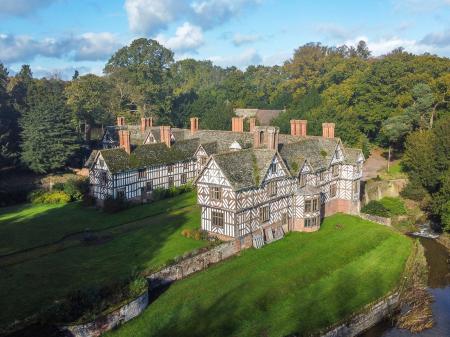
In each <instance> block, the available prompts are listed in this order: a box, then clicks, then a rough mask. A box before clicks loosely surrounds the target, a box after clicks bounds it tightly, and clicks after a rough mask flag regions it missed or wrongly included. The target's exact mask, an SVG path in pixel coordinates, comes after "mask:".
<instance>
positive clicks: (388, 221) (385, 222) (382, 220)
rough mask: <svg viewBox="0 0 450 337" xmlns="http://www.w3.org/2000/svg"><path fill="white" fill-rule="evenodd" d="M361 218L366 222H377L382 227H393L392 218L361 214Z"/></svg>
mask: <svg viewBox="0 0 450 337" xmlns="http://www.w3.org/2000/svg"><path fill="white" fill-rule="evenodd" d="M359 216H360V217H361V218H363V219H365V220H369V221H372V222H376V223H378V224H380V225H385V226H391V218H385V217H382V216H378V215H372V214H367V213H360V214H359Z"/></svg>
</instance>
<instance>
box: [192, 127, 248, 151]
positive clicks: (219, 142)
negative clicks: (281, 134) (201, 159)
mask: <svg viewBox="0 0 450 337" xmlns="http://www.w3.org/2000/svg"><path fill="white" fill-rule="evenodd" d="M185 136H186V137H188V138H199V139H200V143H202V144H207V143H216V149H215V153H217V152H228V151H229V150H230V145H231V144H233V143H234V142H238V143H239V145H240V146H241V148H243V149H248V148H250V147H252V145H253V134H252V133H250V132H233V131H223V130H198V131H197V132H195V133H194V134H193V135H191V134H187V135H185Z"/></svg>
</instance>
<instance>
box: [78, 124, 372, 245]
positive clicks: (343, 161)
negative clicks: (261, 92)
mask: <svg viewBox="0 0 450 337" xmlns="http://www.w3.org/2000/svg"><path fill="white" fill-rule="evenodd" d="M249 124H250V125H249V131H248V132H247V131H244V118H243V117H233V119H232V130H231V131H219V130H201V129H199V120H198V118H195V117H194V118H191V119H190V129H180V128H171V127H170V126H158V127H154V126H153V122H152V119H151V118H142V120H141V125H126V123H125V120H124V118H123V117H119V118H118V121H117V125H116V126H111V127H108V128H107V129H106V131H105V134H104V137H103V139H102V144H103V148H104V149H102V150H99V151H95V152H93V154H92V155H91V157H90V158H89V160H88V162H87V165H88V166H89V172H90V184H91V193H92V195H93V196H94V197H95V198H96V199H97V201H98V202H99V204H101V203H102V202H103V201H104V200H105V199H106V198H108V197H109V198H124V199H126V200H130V201H138V202H146V201H150V200H151V199H152V191H154V190H155V189H157V188H163V189H167V188H170V187H173V186H181V185H183V184H186V183H188V182H193V183H194V184H195V185H196V186H197V194H198V204H199V205H200V206H201V228H202V229H204V230H206V231H208V232H210V233H211V234H213V235H215V236H218V237H219V238H221V239H230V238H239V237H243V236H245V235H247V234H250V233H251V234H253V240H254V245H255V246H257V247H258V246H261V245H263V244H264V243H266V242H270V241H273V240H276V239H278V238H281V237H282V236H283V235H284V233H286V232H287V231H307V232H310V231H315V230H318V229H319V228H320V223H321V220H322V219H323V217H324V216H328V215H331V214H333V213H336V212H345V213H354V214H356V213H358V212H359V208H360V195H359V193H360V179H361V175H362V164H363V162H364V156H363V154H362V152H361V150H359V149H353V148H348V147H345V146H344V145H343V144H342V142H341V140H340V139H339V138H337V137H335V136H334V128H335V125H334V124H333V123H323V133H322V136H309V135H307V121H305V120H291V133H290V134H281V133H280V132H279V129H278V128H277V127H274V126H256V119H255V118H250V119H249Z"/></svg>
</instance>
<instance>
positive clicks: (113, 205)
mask: <svg viewBox="0 0 450 337" xmlns="http://www.w3.org/2000/svg"><path fill="white" fill-rule="evenodd" d="M128 206H129V204H128V202H127V201H126V200H125V199H124V198H117V199H114V198H113V197H111V196H108V197H107V198H106V199H105V202H104V204H103V211H105V212H106V213H117V212H120V211H123V210H124V209H126V208H128Z"/></svg>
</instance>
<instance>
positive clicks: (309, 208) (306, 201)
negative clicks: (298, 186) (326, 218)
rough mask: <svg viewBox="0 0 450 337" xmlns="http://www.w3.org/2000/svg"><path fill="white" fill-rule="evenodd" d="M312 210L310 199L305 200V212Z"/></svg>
mask: <svg viewBox="0 0 450 337" xmlns="http://www.w3.org/2000/svg"><path fill="white" fill-rule="evenodd" d="M311 210H312V200H305V213H309V212H311Z"/></svg>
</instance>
